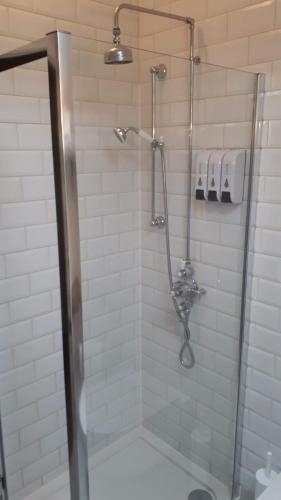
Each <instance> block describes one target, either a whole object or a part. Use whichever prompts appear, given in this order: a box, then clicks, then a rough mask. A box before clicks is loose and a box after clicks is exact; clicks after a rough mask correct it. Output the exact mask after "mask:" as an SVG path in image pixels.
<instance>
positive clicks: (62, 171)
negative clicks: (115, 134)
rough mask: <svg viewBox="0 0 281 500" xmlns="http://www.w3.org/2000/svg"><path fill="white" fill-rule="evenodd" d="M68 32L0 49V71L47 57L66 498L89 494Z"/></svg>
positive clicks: (83, 499)
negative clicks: (67, 478)
mask: <svg viewBox="0 0 281 500" xmlns="http://www.w3.org/2000/svg"><path fill="white" fill-rule="evenodd" d="M70 40H71V36H70V33H66V32H61V31H55V32H51V33H49V34H48V35H46V37H45V38H42V39H40V40H38V41H35V42H31V43H29V44H27V45H25V46H23V47H21V48H19V49H16V50H13V51H11V52H8V53H6V54H2V55H0V71H6V70H8V69H12V68H15V67H17V66H21V65H23V64H26V63H29V62H32V61H36V60H38V59H41V58H44V57H47V60H48V75H49V91H50V110H51V131H52V147H53V163H54V182H55V196H56V212H57V231H58V251H59V270H60V292H61V316H62V338H63V358H64V378H65V399H66V418H67V434H68V453H69V476H70V492H71V500H88V499H89V480H88V453H87V431H86V405H85V396H84V359H83V326H82V295H81V269H80V238H79V216H78V195H77V176H76V160H75V147H74V134H73V110H72V88H71V87H72V85H71V78H72V74H71V45H70Z"/></svg>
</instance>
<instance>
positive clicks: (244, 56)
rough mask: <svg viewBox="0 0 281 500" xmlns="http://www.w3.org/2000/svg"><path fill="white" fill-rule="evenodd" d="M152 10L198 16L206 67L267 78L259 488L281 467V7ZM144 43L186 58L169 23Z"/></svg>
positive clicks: (248, 472) (254, 405)
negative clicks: (267, 469)
mask: <svg viewBox="0 0 281 500" xmlns="http://www.w3.org/2000/svg"><path fill="white" fill-rule="evenodd" d="M144 4H145V5H148V6H152V5H154V6H155V7H160V6H161V8H162V9H169V10H170V11H171V12H174V13H178V14H182V15H190V16H193V17H194V18H195V20H196V45H197V49H196V51H195V53H196V55H200V56H201V57H202V59H203V60H204V61H207V62H210V63H214V64H223V65H226V66H232V67H241V68H244V69H248V70H250V71H256V72H264V73H265V74H266V95H265V103H264V124H263V139H262V142H263V144H262V145H263V150H262V155H261V171H260V178H259V194H258V208H257V221H256V226H257V227H256V240H255V254H254V280H253V290H252V297H253V303H252V308H251V332H250V345H249V355H248V364H249V368H248V376H247V391H246V412H245V420H244V433H243V457H242V465H243V481H244V484H245V485H249V487H250V488H251V487H252V484H253V473H254V471H255V470H256V469H257V468H259V467H260V466H262V464H263V461H264V454H265V452H266V450H272V452H273V456H274V463H275V465H276V467H277V468H280V465H281V441H280V436H281V420H280V413H281V412H280V410H281V404H280V403H281V396H280V394H281V375H280V373H281V371H280V366H281V335H280V326H281V314H280V313H281V309H280V305H281V304H280V291H281V279H280V272H279V269H280V249H279V247H280V242H281V229H280V215H281V206H280V199H281V198H280V172H281V170H280V159H281V149H280V130H281V70H280V68H281V60H280V58H281V52H280V41H281V2H280V0H269V1H262V2H257V1H256V0H201V1H196V0H179V1H170V2H169V1H165V0H163V1H161V0H155V1H153V0H151V1H150V0H147V1H145V2H144ZM140 37H141V38H140V40H141V45H142V46H143V47H145V48H148V49H159V50H161V47H165V49H164V50H166V51H168V52H169V53H173V54H181V53H186V49H185V47H186V36H185V34H184V30H183V28H182V27H176V26H175V25H174V24H169V23H167V21H166V20H164V21H163V20H159V22H157V21H155V20H153V22H149V21H148V17H147V18H145V17H143V18H142V19H141V20H140ZM215 113H216V110H214V114H215ZM234 138H235V135H234ZM201 279H202V278H201Z"/></svg>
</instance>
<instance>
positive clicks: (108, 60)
mask: <svg viewBox="0 0 281 500" xmlns="http://www.w3.org/2000/svg"><path fill="white" fill-rule="evenodd" d="M132 62H133V54H132V51H131V49H130V48H129V47H126V45H121V44H120V43H114V46H113V47H111V48H110V49H108V50H106V51H105V53H104V63H105V64H128V63H132Z"/></svg>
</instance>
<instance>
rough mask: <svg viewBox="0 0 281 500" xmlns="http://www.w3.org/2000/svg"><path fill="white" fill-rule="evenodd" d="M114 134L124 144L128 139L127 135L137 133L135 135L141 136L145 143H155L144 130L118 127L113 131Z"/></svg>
mask: <svg viewBox="0 0 281 500" xmlns="http://www.w3.org/2000/svg"><path fill="white" fill-rule="evenodd" d="M113 132H114V134H115V135H116V137H117V139H118V141H120V142H122V144H123V143H124V142H125V141H126V139H127V134H128V132H135V134H137V135H139V136H140V137H142V139H144V140H145V141H147V142H149V143H150V144H152V143H153V142H154V139H153V137H152V136H151V135H149V134H147V133H146V132H144V130H142V129H141V128H136V127H127V128H123V127H116V128H114V129H113Z"/></svg>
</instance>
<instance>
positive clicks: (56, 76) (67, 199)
mask: <svg viewBox="0 0 281 500" xmlns="http://www.w3.org/2000/svg"><path fill="white" fill-rule="evenodd" d="M48 41H49V43H48V68H49V86H50V108H51V128H52V143H53V161H54V180H55V193H56V210H57V229H58V250H59V267H60V289H61V311H62V336H63V357H64V377H65V395H66V417H67V432H68V451H69V473H70V491H71V499H72V500H88V499H89V481H88V462H87V432H86V405H85V395H84V360H83V326H82V296H81V269H80V238H79V214H78V195H77V176H76V161H75V147H74V134H73V123H72V118H73V111H72V95H71V76H72V75H71V48H70V35H69V34H68V33H62V32H54V33H50V34H49V35H48Z"/></svg>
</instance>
